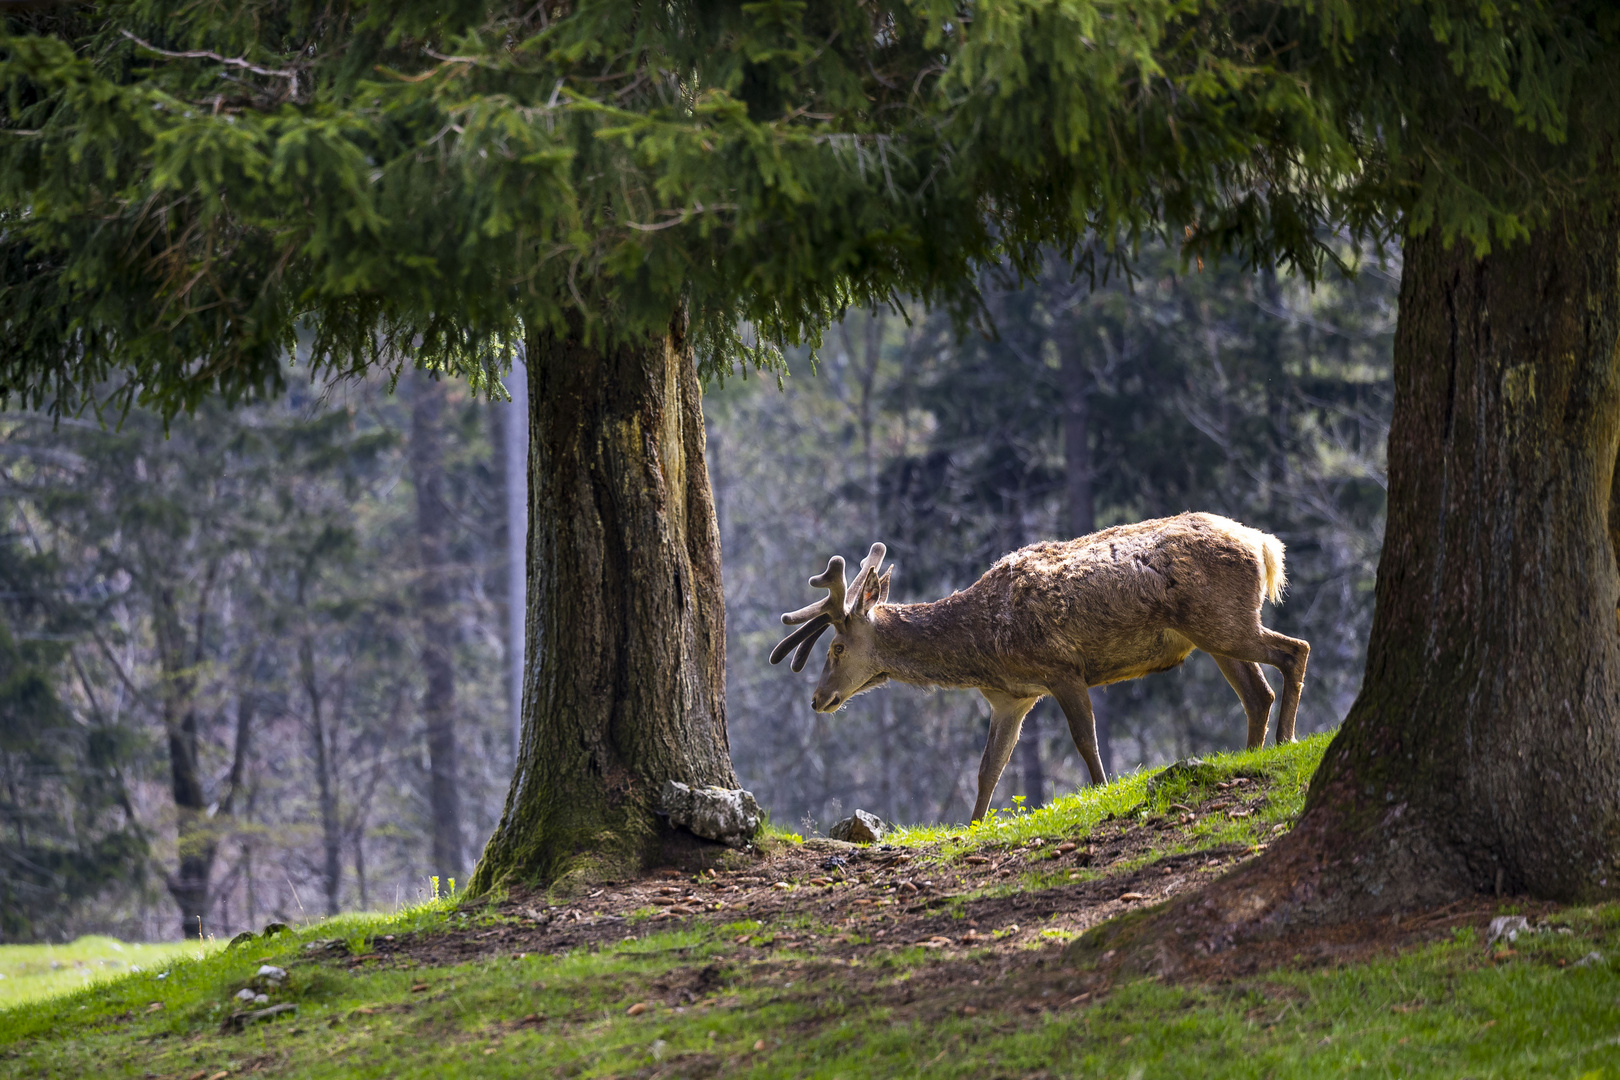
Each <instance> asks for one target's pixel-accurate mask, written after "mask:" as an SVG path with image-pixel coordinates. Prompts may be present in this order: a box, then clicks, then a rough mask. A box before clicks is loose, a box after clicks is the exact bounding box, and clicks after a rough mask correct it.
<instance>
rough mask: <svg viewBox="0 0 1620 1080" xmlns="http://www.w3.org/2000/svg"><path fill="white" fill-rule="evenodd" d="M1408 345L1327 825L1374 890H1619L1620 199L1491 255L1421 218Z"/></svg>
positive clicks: (1384, 893)
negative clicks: (1616, 504) (1364, 635)
mask: <svg viewBox="0 0 1620 1080" xmlns="http://www.w3.org/2000/svg"><path fill="white" fill-rule="evenodd" d="M1395 348H1396V355H1395V379H1396V387H1395V394H1396V407H1395V414H1394V417H1393V420H1392V423H1391V428H1390V441H1389V462H1390V477H1389V482H1390V507H1389V520H1388V525H1387V527H1386V531H1385V539H1384V550H1383V555H1382V557H1381V559H1380V562H1379V571H1378V586H1377V588H1378V592H1377V609H1376V614H1375V616H1374V620H1373V628H1372V636H1371V638H1370V640H1369V644H1368V661H1367V675H1366V680H1365V683H1364V686H1363V689H1362V693H1361V695H1360V697H1359V698H1358V700H1357V702H1356V704H1355V707H1354V708H1353V709H1352V710H1351V712H1350V715H1349V716H1348V717H1347V719H1346V721H1345V724H1344V728H1343V730H1342V732H1341V733H1340V735H1339V737H1338V738H1337V739H1335V740H1334V742H1333V744H1332V746H1331V747H1330V748H1329V750H1328V753H1327V755H1326V757H1325V759H1324V760H1323V763H1322V766H1321V768H1320V770H1319V771H1318V773H1317V775H1316V777H1315V779H1314V780H1313V782H1312V790H1311V795H1310V798H1309V800H1308V803H1307V810H1306V818H1307V820H1310V821H1311V822H1312V823H1313V828H1312V829H1311V830H1310V831H1311V832H1312V833H1313V834H1315V835H1317V836H1318V837H1319V839H1320V841H1322V842H1327V843H1331V844H1332V846H1331V847H1328V848H1326V850H1327V851H1328V853H1329V854H1330V857H1333V858H1336V859H1338V860H1339V861H1340V862H1341V863H1342V864H1344V865H1345V866H1346V867H1347V869H1346V870H1345V871H1343V872H1342V873H1341V875H1340V876H1342V877H1343V878H1344V882H1343V887H1342V889H1341V891H1343V892H1344V893H1345V894H1346V895H1345V896H1344V898H1343V901H1342V902H1347V903H1350V904H1352V905H1353V906H1354V907H1355V908H1357V909H1367V908H1371V909H1373V910H1378V911H1381V910H1384V909H1396V910H1398V909H1399V908H1400V907H1402V906H1405V905H1411V904H1415V903H1421V902H1425V901H1439V900H1445V899H1451V898H1453V897H1455V896H1457V895H1461V894H1465V893H1472V892H1484V891H1502V892H1508V893H1515V894H1529V895H1533V896H1538V897H1545V898H1548V899H1555V900H1565V901H1571V900H1582V899H1591V898H1595V897H1598V896H1604V895H1612V894H1613V893H1614V892H1616V891H1620V635H1617V633H1616V624H1615V618H1614V615H1613V612H1614V610H1615V603H1616V600H1617V598H1620V575H1617V572H1616V563H1615V548H1614V544H1613V542H1612V541H1611V538H1610V531H1609V521H1610V504H1611V499H1612V497H1613V491H1614V479H1615V459H1616V451H1617V449H1620V222H1617V221H1616V220H1615V215H1614V214H1612V213H1606V214H1603V215H1601V216H1598V215H1585V216H1581V215H1574V214H1571V215H1566V216H1564V217H1562V218H1560V219H1557V220H1555V221H1554V222H1553V223H1551V224H1550V225H1548V226H1547V227H1545V228H1543V229H1542V230H1540V231H1539V232H1537V233H1536V234H1535V235H1534V236H1533V237H1532V238H1531V240H1530V241H1529V242H1528V243H1520V244H1515V245H1513V246H1511V247H1508V248H1506V249H1504V250H1500V251H1498V252H1495V253H1493V254H1491V255H1489V256H1487V257H1486V258H1484V259H1475V258H1474V257H1473V256H1472V254H1471V253H1470V252H1469V251H1468V250H1467V248H1466V245H1463V244H1458V245H1456V247H1454V248H1453V250H1451V251H1447V250H1445V249H1444V247H1443V246H1442V245H1441V243H1440V242H1439V241H1438V239H1437V238H1435V237H1434V236H1432V235H1430V236H1424V237H1422V238H1420V239H1417V240H1415V241H1413V242H1412V243H1410V244H1409V245H1408V254H1407V263H1406V269H1405V274H1404V277H1403V281H1402V288H1401V314H1400V328H1399V331H1398V334H1397V339H1396V346H1395ZM1335 839H1336V842H1334V841H1335ZM1335 848H1336V849H1337V850H1334V849H1335ZM1357 848H1359V849H1360V850H1359V851H1358V850H1356V849H1357Z"/></svg>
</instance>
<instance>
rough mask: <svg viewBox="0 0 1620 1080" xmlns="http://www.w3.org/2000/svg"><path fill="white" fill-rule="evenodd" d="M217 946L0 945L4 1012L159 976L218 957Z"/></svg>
mask: <svg viewBox="0 0 1620 1080" xmlns="http://www.w3.org/2000/svg"><path fill="white" fill-rule="evenodd" d="M217 947H218V946H217V945H216V944H213V943H203V944H198V943H197V942H195V941H193V942H165V943H162V944H157V945H133V944H130V943H128V942H124V941H119V940H117V939H116V938H110V937H101V936H99V935H96V936H89V937H82V938H79V939H78V940H77V941H74V942H71V943H70V944H66V945H0V1009H6V1008H11V1007H12V1006H15V1005H21V1004H23V1003H25V1002H29V1001H38V1000H40V999H42V998H48V997H53V996H55V995H57V994H65V993H69V992H71V991H74V990H80V989H83V988H84V987H86V986H88V985H90V984H92V983H96V982H104V981H106V980H108V979H116V978H120V977H122V976H125V975H128V974H129V973H130V972H131V971H158V970H161V969H163V968H165V967H167V966H168V965H169V964H170V963H172V962H173V961H174V960H176V959H178V958H181V957H193V958H195V957H197V956H199V955H203V954H206V953H209V952H212V951H213V950H214V949H215V948H217Z"/></svg>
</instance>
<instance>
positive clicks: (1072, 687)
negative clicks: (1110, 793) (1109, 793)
mask: <svg viewBox="0 0 1620 1080" xmlns="http://www.w3.org/2000/svg"><path fill="white" fill-rule="evenodd" d="M1051 690H1052V696H1053V697H1055V698H1057V703H1058V705H1059V706H1060V707H1061V708H1062V709H1063V716H1064V719H1066V720H1068V721H1069V735H1070V736H1071V737H1072V738H1073V739H1074V747H1075V749H1076V750H1079V751H1080V756H1081V757H1082V758H1084V759H1085V762H1086V771H1087V772H1089V773H1091V782H1092V783H1093V784H1106V783H1108V773H1107V772H1106V771H1105V770H1104V769H1103V763H1102V755H1101V754H1099V753H1098V752H1097V716H1096V714H1095V713H1093V712H1092V711H1091V690H1090V689H1089V688H1088V687H1087V686H1086V683H1085V680H1084V679H1076V680H1073V681H1066V682H1063V683H1053V684H1052V687H1051Z"/></svg>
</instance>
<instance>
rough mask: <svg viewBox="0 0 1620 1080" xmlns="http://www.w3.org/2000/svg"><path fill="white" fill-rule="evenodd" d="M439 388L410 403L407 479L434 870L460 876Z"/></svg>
mask: <svg viewBox="0 0 1620 1080" xmlns="http://www.w3.org/2000/svg"><path fill="white" fill-rule="evenodd" d="M443 423H444V386H443V384H441V383H438V382H436V381H434V380H432V379H429V378H427V377H425V376H423V375H421V374H417V375H416V376H415V385H414V387H413V393H412V396H411V476H412V479H413V480H414V481H415V484H416V536H417V549H418V552H419V555H420V559H421V569H422V577H421V584H420V586H419V588H418V594H419V597H420V604H421V614H422V675H423V677H424V678H425V679H426V681H427V685H426V687H425V688H424V690H423V693H422V719H423V721H424V722H425V725H426V727H427V746H428V773H429V775H428V804H429V806H430V807H431V809H432V813H433V869H432V873H433V874H435V875H438V876H439V877H441V878H446V879H447V878H452V877H457V876H459V875H460V873H461V869H462V865H461V789H460V787H459V786H458V785H457V783H456V669H455V654H454V651H453V650H454V647H455V635H456V624H455V619H454V617H453V614H452V612H451V610H450V584H449V582H447V581H446V580H445V574H446V572H447V571H448V569H449V567H450V551H449V537H448V533H449V526H450V520H449V518H450V515H449V513H448V512H447V511H446V509H445V503H444V438H443V431H442V427H443Z"/></svg>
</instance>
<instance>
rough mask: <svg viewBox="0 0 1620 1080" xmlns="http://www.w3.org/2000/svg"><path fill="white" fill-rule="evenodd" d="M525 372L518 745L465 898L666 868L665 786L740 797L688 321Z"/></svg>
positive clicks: (560, 339)
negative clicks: (661, 807)
mask: <svg viewBox="0 0 1620 1080" xmlns="http://www.w3.org/2000/svg"><path fill="white" fill-rule="evenodd" d="M573 330H574V331H575V332H573V333H570V334H567V335H555V334H539V335H536V337H535V339H534V340H531V341H530V342H529V343H528V363H529V380H530V381H529V402H530V406H529V416H530V440H531V441H530V447H531V451H530V462H529V478H530V491H529V520H530V528H529V569H530V574H529V600H528V606H529V623H528V646H527V648H528V657H527V669H526V673H525V676H524V693H523V736H522V743H521V747H520V749H519V754H518V763H517V770H516V775H515V776H514V778H513V781H512V788H511V791H510V793H509V794H508V796H507V802H506V810H505V813H504V815H503V817H502V819H501V823H500V825H499V827H498V828H497V829H496V830H495V834H494V836H493V837H491V839H490V841H489V844H488V846H487V847H486V848H485V850H484V855H483V858H482V859H481V860H480V862H479V865H478V869H477V870H476V871H475V873H474V878H473V885H472V887H473V889H474V890H475V891H479V892H482V891H485V890H487V889H490V888H492V887H496V886H499V885H503V884H508V883H531V884H533V883H544V884H553V885H557V886H559V887H563V888H567V887H570V886H572V885H577V884H580V883H583V882H585V881H589V880H593V879H598V878H611V877H617V876H622V875H626V874H629V873H633V872H634V871H635V870H637V869H639V868H641V867H643V866H645V865H647V864H648V863H649V862H652V861H654V860H656V859H658V858H659V857H660V852H661V850H662V849H663V846H664V843H665V841H666V840H667V839H668V833H667V826H666V825H665V824H664V822H663V821H662V819H660V818H659V817H658V816H657V815H656V814H655V813H654V807H655V806H656V803H657V800H658V794H659V791H660V789H661V787H662V785H663V783H664V781H665V780H679V781H681V782H683V783H688V784H693V785H700V784H717V785H720V786H724V787H735V786H736V785H737V779H736V774H735V773H734V772H733V770H732V765H731V754H730V748H729V745H728V742H727V736H726V715H725V655H726V654H725V600H724V594H723V591H722V588H721V580H720V534H719V530H718V528H717V526H716V522H715V516H714V505H713V499H712V496H711V494H710V488H709V476H708V468H707V465H706V463H705V460H704V427H703V411H702V403H701V388H700V386H699V382H698V376H697V368H696V365H695V363H694V360H693V356H692V350H691V348H690V346H689V345H688V343H687V341H686V335H685V320H684V318H681V317H677V318H675V319H674V320H673V321H672V323H671V326H670V330H669V332H668V333H667V334H665V335H663V336H660V337H654V338H650V339H647V340H643V341H639V342H634V343H630V344H618V345H609V346H602V347H598V346H593V345H589V344H586V343H585V340H584V339H583V336H582V335H581V334H580V333H578V332H577V331H578V328H577V327H574V328H573Z"/></svg>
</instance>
